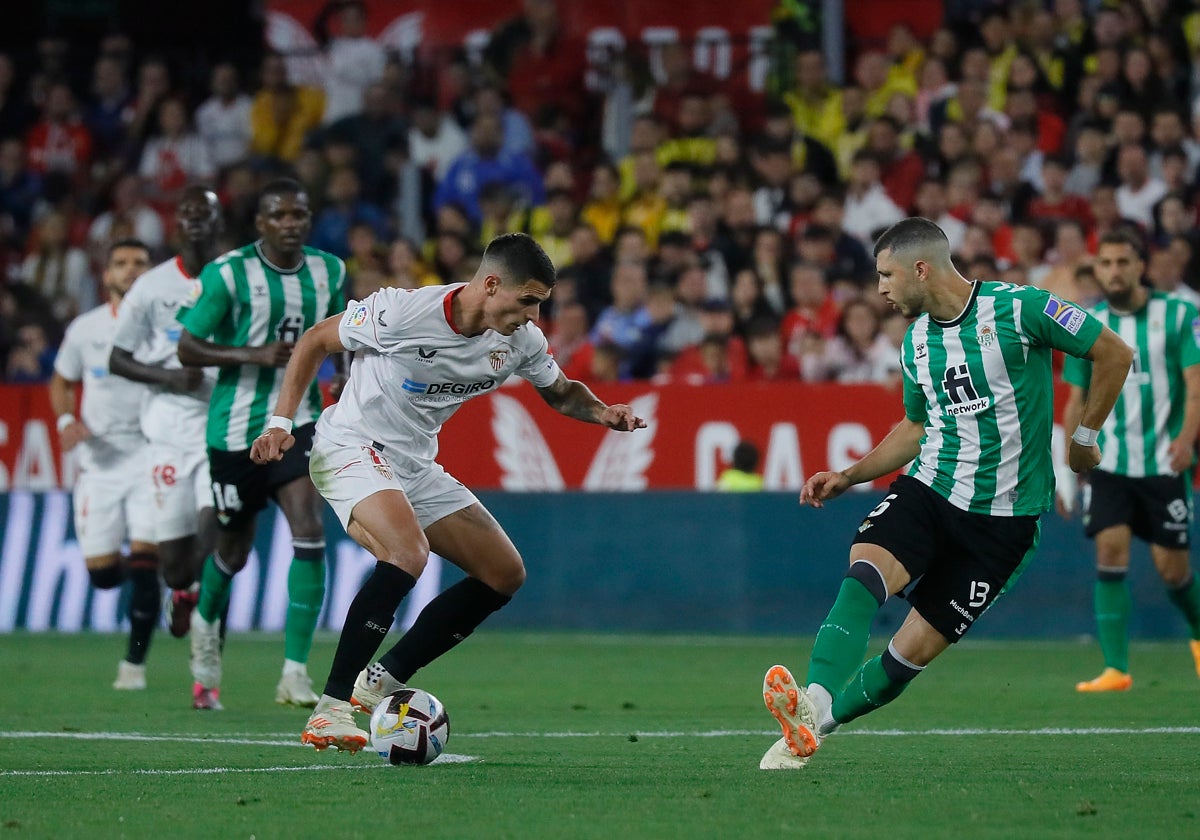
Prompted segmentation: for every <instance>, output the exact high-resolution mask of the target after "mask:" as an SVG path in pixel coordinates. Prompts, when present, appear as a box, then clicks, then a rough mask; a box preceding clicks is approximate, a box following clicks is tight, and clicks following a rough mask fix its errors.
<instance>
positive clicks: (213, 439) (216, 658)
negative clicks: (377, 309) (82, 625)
mask: <svg viewBox="0 0 1200 840" xmlns="http://www.w3.org/2000/svg"><path fill="white" fill-rule="evenodd" d="M255 224H256V226H257V228H258V233H259V235H260V236H261V238H260V239H259V240H258V241H257V242H254V243H251V244H250V245H247V246H245V247H244V248H238V249H236V250H234V251H230V252H229V253H227V254H224V255H222V256H220V257H218V258H217V259H216V260H214V261H213V262H211V263H209V264H208V265H206V266H205V267H204V270H203V271H202V272H201V273H200V279H199V281H198V282H197V284H196V287H195V293H194V297H193V299H192V300H191V301H190V303H189V304H188V305H187V306H186V307H185V308H184V309H183V310H182V311H181V312H180V314H179V320H180V322H181V323H182V324H183V334H182V335H181V336H180V339H179V360H180V361H181V362H183V364H185V365H201V366H209V365H215V366H217V367H219V368H220V373H219V374H218V377H217V384H216V387H215V388H214V390H213V396H212V402H211V404H210V405H209V411H208V433H207V434H208V461H209V471H210V472H211V475H212V482H213V503H214V507H215V508H216V510H217V521H218V525H219V530H218V535H217V544H216V549H215V550H214V552H213V554H212V555H211V556H210V557H209V558H208V559H207V561H206V562H205V565H204V571H203V573H202V575H201V579H200V600H199V602H198V603H197V605H196V613H195V615H194V616H193V618H192V630H191V636H192V677H193V679H194V684H193V686H192V698H193V699H192V706H193V708H197V709H219V708H221V703H220V685H221V639H220V634H219V626H220V621H221V616H222V614H223V613H224V612H225V610H226V608H227V607H228V605H229V594H230V588H231V584H232V581H233V576H234V575H235V574H237V572H239V571H241V569H242V568H243V567H244V566H245V565H246V560H247V558H248V557H249V556H250V549H251V548H252V547H253V545H254V528H255V519H256V517H257V514H258V512H259V511H260V510H262V509H263V508H264V507H266V504H267V500H268V499H274V500H275V502H276V503H277V504H278V505H279V507H280V509H281V510H282V511H283V514H284V516H285V517H286V518H287V521H288V526H289V527H290V528H291V532H292V546H293V549H294V551H295V555H294V556H295V559H294V560H293V561H292V565H291V569H290V570H289V572H288V583H287V587H288V606H287V617H286V620H285V625H284V661H283V674H282V675H281V677H280V680H279V685H278V687H277V688H276V692H275V700H276V702H278V703H284V704H292V705H297V706H308V707H311V706H315V705H316V703H317V699H318V698H317V695H316V694H314V693H313V690H312V680H311V679H310V678H309V676H308V669H307V667H306V664H307V662H308V653H309V649H310V648H311V647H312V635H313V631H314V630H315V629H316V626H317V619H318V618H319V617H320V613H321V605H322V603H323V601H324V597H325V533H324V528H323V525H322V511H323V508H324V504H325V503H324V501H323V500H322V498H321V496H320V494H319V493H317V491H316V488H315V487H313V483H312V479H311V478H309V475H308V453H309V451H310V450H311V448H312V435H313V429H314V427H315V424H316V421H317V418H318V417H319V416H320V414H321V409H322V407H323V405H322V399H321V392H320V390H319V389H318V387H317V384H316V382H315V381H314V382H312V383H310V384H309V385H308V386H307V388H306V390H305V394H304V398H303V399H302V400H301V402H300V406H299V409H298V410H297V412H296V416H295V418H294V422H295V426H296V430H295V432H294V434H295V435H296V439H297V445H296V446H294V447H293V448H292V449H291V450H290V451H289V452H288V455H287V457H285V458H284V459H283V460H281V461H278V462H276V463H273V464H270V465H266V466H260V465H258V464H255V463H253V462H252V461H251V460H250V446H251V444H252V443H253V442H254V439H255V438H257V437H258V436H259V435H261V434H262V433H263V431H264V430H265V429H266V427H267V421H268V420H269V419H270V417H271V411H272V409H273V408H274V407H275V401H276V399H277V397H278V396H279V387H280V384H281V383H282V381H283V371H284V368H285V367H286V366H287V363H288V359H290V358H291V355H292V348H293V347H294V346H295V344H296V342H297V341H298V340H299V338H300V336H301V335H303V334H304V332H305V331H306V330H308V329H309V328H310V327H312V326H313V324H315V323H317V322H318V321H323V320H324V319H326V318H328V317H330V316H332V315H336V314H338V313H339V312H341V311H342V310H344V309H345V303H346V302H345V297H344V294H343V291H342V286H343V284H344V282H345V277H346V266H345V264H344V263H343V262H342V261H341V260H340V259H338V258H337V257H335V256H334V255H332V254H327V253H325V252H324V251H318V250H316V249H315V248H308V247H306V246H305V245H304V242H305V240H306V239H307V238H308V233H309V231H310V230H311V228H312V212H311V210H310V209H309V204H308V196H307V195H306V194H305V192H304V188H303V187H302V186H301V185H300V184H299V183H297V182H296V181H292V180H289V179H281V180H277V181H273V182H271V183H270V184H268V185H267V186H266V187H265V188H264V189H263V191H262V194H261V196H260V197H259V203H258V214H257V216H256V218H255Z"/></svg>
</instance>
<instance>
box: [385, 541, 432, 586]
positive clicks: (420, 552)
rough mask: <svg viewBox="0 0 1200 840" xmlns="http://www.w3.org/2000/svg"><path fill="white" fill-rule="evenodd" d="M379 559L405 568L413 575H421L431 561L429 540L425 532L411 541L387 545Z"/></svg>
mask: <svg viewBox="0 0 1200 840" xmlns="http://www.w3.org/2000/svg"><path fill="white" fill-rule="evenodd" d="M380 555H381V556H380V557H379V558H378V559H379V560H382V561H383V562H385V563H389V564H391V565H392V566H396V567H397V568H400V569H403V570H404V571H406V572H408V573H409V574H410V575H412V576H413V577H420V576H421V572H423V571H425V565H426V564H427V563H428V562H429V540H427V539H425V534H424V533H422V532H417V535H416V536H415V537H414V538H413V539H412V540H411V541H409V542H406V543H397V544H395V545H390V546H386V547H385V549H384V551H382V552H381V553H380Z"/></svg>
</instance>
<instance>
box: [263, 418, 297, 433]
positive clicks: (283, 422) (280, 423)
mask: <svg viewBox="0 0 1200 840" xmlns="http://www.w3.org/2000/svg"><path fill="white" fill-rule="evenodd" d="M267 428H268V429H283V430H284V431H285V432H287V433H288V434H289V435H290V434H291V433H292V421H291V420H289V419H288V418H286V417H280V416H279V415H278V414H276V415H275V416H273V417H272V418H271V421H270V422H269V423H267Z"/></svg>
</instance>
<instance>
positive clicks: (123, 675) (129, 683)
mask: <svg viewBox="0 0 1200 840" xmlns="http://www.w3.org/2000/svg"><path fill="white" fill-rule="evenodd" d="M113 688H115V689H116V690H117V691H145V690H146V666H145V665H134V664H133V663H132V662H127V661H126V660H124V659H122V660H121V663H120V664H119V665H117V678H116V679H115V680H113Z"/></svg>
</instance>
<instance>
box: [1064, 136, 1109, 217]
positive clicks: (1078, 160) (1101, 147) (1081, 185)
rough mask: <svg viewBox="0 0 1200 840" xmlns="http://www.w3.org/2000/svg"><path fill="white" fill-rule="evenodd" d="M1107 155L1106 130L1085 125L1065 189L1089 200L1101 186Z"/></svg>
mask: <svg viewBox="0 0 1200 840" xmlns="http://www.w3.org/2000/svg"><path fill="white" fill-rule="evenodd" d="M1105 153H1106V148H1105V140H1104V130H1103V129H1102V128H1101V127H1100V126H1098V125H1095V124H1091V123H1089V124H1086V125H1084V126H1083V127H1082V129H1081V130H1080V132H1079V136H1078V137H1076V138H1075V163H1074V165H1073V166H1072V167H1071V171H1070V172H1068V173H1067V181H1066V183H1065V184H1064V185H1063V189H1064V190H1065V191H1066V192H1068V193H1070V194H1071V195H1077V196H1080V197H1082V198H1084V199H1087V197H1088V196H1090V195H1091V193H1092V190H1094V189H1095V188H1096V187H1097V186H1099V184H1100V178H1101V176H1102V175H1103V171H1104V156H1105Z"/></svg>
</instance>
